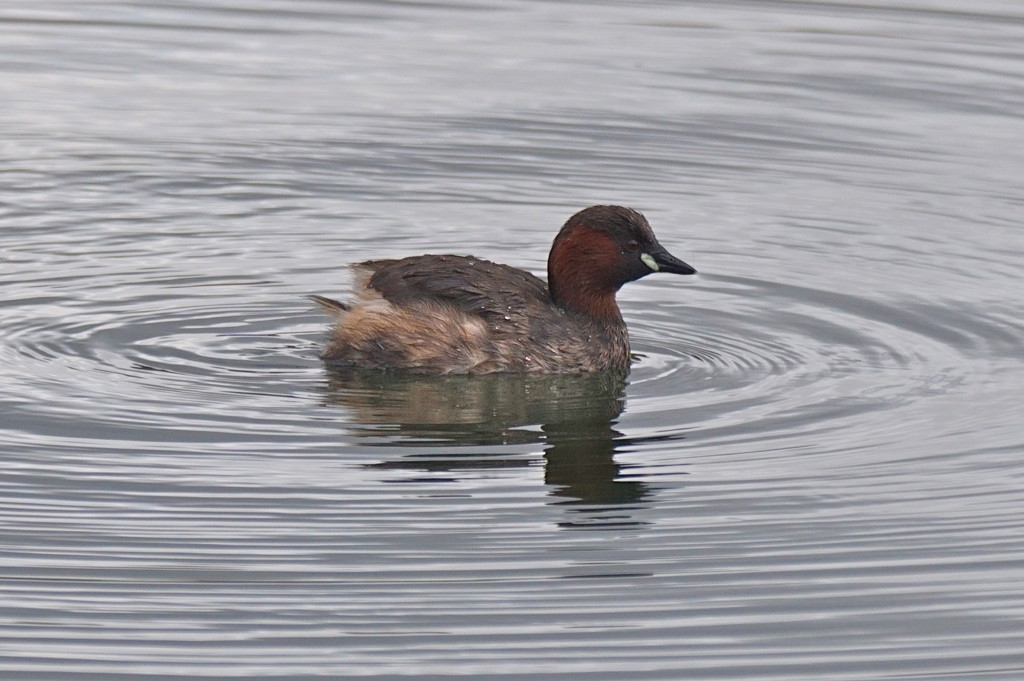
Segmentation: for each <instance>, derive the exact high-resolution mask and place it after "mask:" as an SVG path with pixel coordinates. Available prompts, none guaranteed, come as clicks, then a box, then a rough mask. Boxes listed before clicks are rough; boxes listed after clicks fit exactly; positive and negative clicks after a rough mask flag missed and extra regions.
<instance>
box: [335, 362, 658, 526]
mask: <svg viewBox="0 0 1024 681" xmlns="http://www.w3.org/2000/svg"><path fill="white" fill-rule="evenodd" d="M625 386H626V372H613V373H609V372H604V373H598V374H582V375H579V374H577V375H558V374H555V375H531V374H493V375H487V376H416V375H405V374H398V373H389V372H381V371H373V370H359V369H351V368H343V369H342V368H338V369H332V370H330V372H329V373H328V384H327V386H326V400H325V401H326V402H327V403H328V404H332V405H339V406H343V407H345V408H346V409H347V410H348V411H349V412H350V414H351V419H350V420H349V425H350V427H351V430H350V431H349V432H354V433H355V434H356V435H359V436H363V437H365V438H366V439H367V441H368V442H369V443H371V444H372V443H373V441H374V440H377V441H380V443H381V444H382V446H387V447H389V448H396V449H397V448H402V447H415V448H416V449H417V451H416V452H415V453H412V452H411V453H409V454H405V455H402V456H395V457H393V458H391V459H389V460H387V461H384V462H380V463H375V464H372V466H374V467H377V468H392V469H405V470H423V471H430V472H440V471H448V472H455V471H459V470H471V469H479V468H498V467H501V468H507V467H516V466H522V467H526V466H530V465H532V464H533V461H534V460H535V459H534V458H533V457H527V456H524V453H523V450H522V448H516V449H515V451H513V448H509V447H499V448H497V450H496V451H492V452H486V453H484V452H482V451H481V450H483V449H486V448H490V447H491V446H494V445H513V444H527V445H528V444H534V443H537V444H540V443H543V445H544V459H545V471H544V481H545V483H546V484H547V485H549V486H550V489H551V491H550V493H551V494H552V495H553V496H556V497H561V498H562V499H564V501H565V503H574V504H579V505H584V506H590V507H593V506H594V505H600V506H602V507H608V506H614V507H616V508H617V509H618V512H619V513H615V515H618V516H621V511H623V510H624V509H623V508H622V506H623V505H630V504H635V503H637V502H640V501H641V500H643V499H644V498H645V497H646V496H647V495H648V494H649V493H650V489H649V487H648V485H647V484H645V483H643V482H640V481H629V480H623V479H622V467H621V466H620V465H619V464H617V463H616V462H615V460H614V455H615V451H616V448H617V447H619V446H621V445H622V444H624V441H623V439H622V434H621V433H619V432H618V431H616V430H615V429H614V428H613V425H614V423H615V419H616V418H617V417H618V416H619V415H620V414H621V413H622V410H623V408H624V406H625ZM467 448H472V449H474V450H476V451H466V450H467ZM460 449H461V450H463V451H459V450H460ZM502 450H504V451H502ZM592 510H595V511H596V510H597V509H593V508H592ZM607 510H608V511H612V512H613V513H614V509H607ZM593 520H596V519H595V518H591V522H588V523H587V525H590V526H592V525H593V524H594V523H593ZM608 520H609V522H610V524H615V525H621V524H630V523H629V522H628V521H627V522H625V523H623V522H622V521H623V520H624V519H623V518H621V517H619V518H618V520H617V521H616V520H613V519H612V517H609V518H608Z"/></svg>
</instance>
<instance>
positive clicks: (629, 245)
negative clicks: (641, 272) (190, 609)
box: [624, 239, 640, 253]
mask: <svg viewBox="0 0 1024 681" xmlns="http://www.w3.org/2000/svg"><path fill="white" fill-rule="evenodd" d="M624 248H625V249H626V252H627V253H633V252H635V251H636V250H637V249H639V248H640V242H639V241H637V240H636V239H630V240H629V241H627V242H626V245H625V247H624Z"/></svg>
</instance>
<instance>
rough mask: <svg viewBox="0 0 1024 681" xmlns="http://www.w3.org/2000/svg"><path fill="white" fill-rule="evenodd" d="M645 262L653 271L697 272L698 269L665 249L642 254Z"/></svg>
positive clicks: (641, 257) (671, 272)
mask: <svg viewBox="0 0 1024 681" xmlns="http://www.w3.org/2000/svg"><path fill="white" fill-rule="evenodd" d="M640 259H641V260H643V262H644V264H645V265H647V266H648V267H650V268H651V271H652V272H668V273H670V274H697V270H695V269H694V268H692V267H690V266H689V265H687V264H686V263H685V262H683V261H682V260H680V259H679V258H677V257H676V256H674V255H672V254H671V253H669V252H668V251H666V250H665V249H661V250H660V251H654V252H653V253H644V254H643V255H641V256H640Z"/></svg>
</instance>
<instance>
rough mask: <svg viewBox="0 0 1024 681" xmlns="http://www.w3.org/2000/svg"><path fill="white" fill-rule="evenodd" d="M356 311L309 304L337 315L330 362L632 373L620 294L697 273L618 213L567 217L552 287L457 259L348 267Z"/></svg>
mask: <svg viewBox="0 0 1024 681" xmlns="http://www.w3.org/2000/svg"><path fill="white" fill-rule="evenodd" d="M352 267H353V270H354V271H355V273H356V275H357V288H356V290H357V299H356V300H355V301H354V302H353V303H352V304H347V303H342V302H339V301H337V300H332V299H330V298H324V297H322V296H311V298H312V299H313V300H315V301H316V302H317V303H319V304H320V305H321V306H322V307H324V308H325V309H326V310H327V311H328V312H330V313H331V314H332V315H334V316H335V317H337V326H336V328H335V330H334V333H333V336H332V338H331V340H330V342H329V343H328V345H327V347H326V349H325V350H324V352H323V354H322V355H321V357H322V358H323V359H324V360H325V361H326V362H328V363H329V364H337V365H346V366H356V367H371V368H378V369H401V370H405V371H410V372H415V373H426V374H486V373H494V372H531V373H584V372H592V371H605V370H625V369H627V368H628V367H629V335H628V333H627V331H626V323H625V322H624V321H623V320H622V314H621V313H620V312H619V306H618V305H617V304H616V303H615V293H616V291H618V290H619V288H620V287H621V286H622V285H623V284H625V283H626V282H629V281H634V280H636V279H639V278H640V277H643V276H645V275H648V274H651V273H652V272H670V273H673V274H695V273H696V270H695V269H693V268H692V267H690V266H689V265H687V264H686V263H685V262H683V261H682V260H679V259H678V258H676V257H675V256H673V255H671V254H670V253H669V252H668V251H666V250H665V248H664V247H663V246H662V245H661V244H659V243H658V240H657V239H656V238H655V237H654V232H653V231H652V230H651V227H650V225H649V224H648V223H647V219H646V218H644V216H643V215H641V214H640V213H638V212H637V211H635V210H632V209H629V208H623V207H621V206H591V207H590V208H586V209H584V210H581V211H580V212H579V213H576V214H575V215H573V216H572V217H571V218H569V220H568V221H567V222H566V223H565V225H564V226H563V227H562V230H561V231H560V232H559V233H558V236H556V237H555V241H554V243H553V244H552V246H551V253H550V254H549V256H548V283H547V285H545V284H544V281H543V280H541V279H538V278H537V277H535V276H533V275H532V274H530V273H529V272H525V271H523V270H520V269H517V268H515V267H510V266H508V265H499V264H497V263H493V262H490V261H488V260H481V259H480V258H475V257H472V256H460V255H415V256H411V257H408V258H402V259H401V260H368V261H366V262H363V263H359V264H357V265H353V266H352Z"/></svg>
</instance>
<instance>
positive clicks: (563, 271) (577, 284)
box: [548, 226, 623, 324]
mask: <svg viewBox="0 0 1024 681" xmlns="http://www.w3.org/2000/svg"><path fill="white" fill-rule="evenodd" d="M619 258H620V255H619V249H618V247H617V246H616V245H615V242H613V241H612V240H611V239H610V238H609V237H608V236H607V235H606V234H604V233H603V232H601V231H598V230H595V229H591V228H589V227H582V226H581V227H576V228H575V229H572V230H571V231H569V232H566V233H563V234H559V236H558V238H557V239H555V243H554V245H553V246H552V247H551V254H550V255H549V256H548V290H549V291H550V293H551V299H552V300H553V301H554V302H555V304H556V305H558V306H559V307H561V308H563V309H565V310H570V311H573V312H580V313H583V314H586V315H589V316H591V317H596V318H598V319H603V320H609V321H612V322H618V323H620V324H621V323H623V322H622V313H621V312H619V306H618V304H617V303H616V302H615V293H616V291H618V290H619V287H620V286H621V282H619V281H617V280H616V278H615V272H616V269H617V265H618V261H619Z"/></svg>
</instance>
